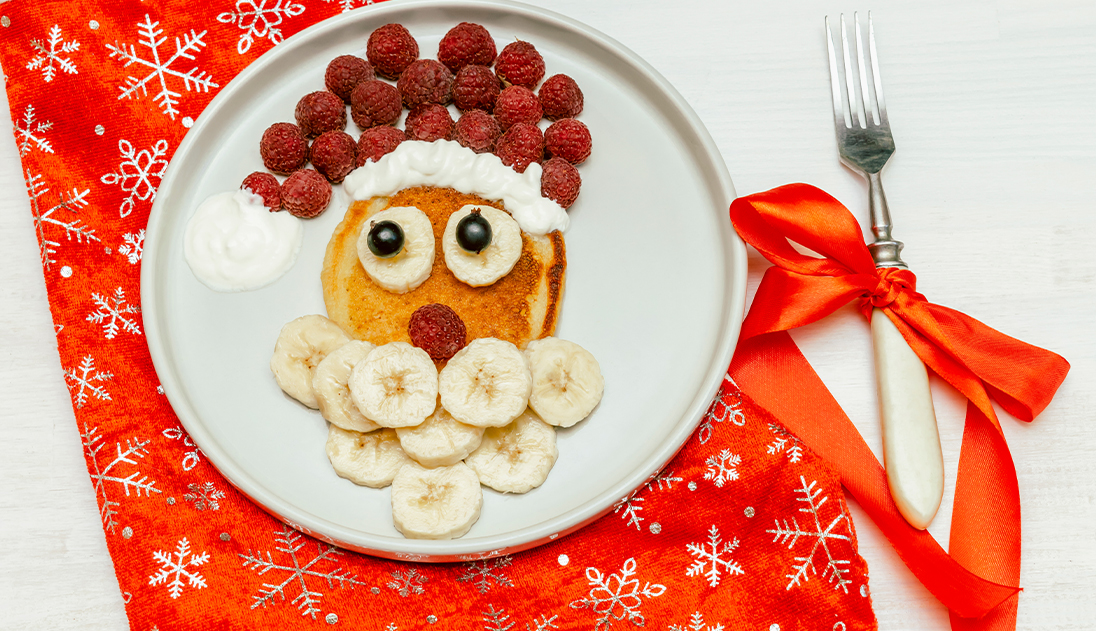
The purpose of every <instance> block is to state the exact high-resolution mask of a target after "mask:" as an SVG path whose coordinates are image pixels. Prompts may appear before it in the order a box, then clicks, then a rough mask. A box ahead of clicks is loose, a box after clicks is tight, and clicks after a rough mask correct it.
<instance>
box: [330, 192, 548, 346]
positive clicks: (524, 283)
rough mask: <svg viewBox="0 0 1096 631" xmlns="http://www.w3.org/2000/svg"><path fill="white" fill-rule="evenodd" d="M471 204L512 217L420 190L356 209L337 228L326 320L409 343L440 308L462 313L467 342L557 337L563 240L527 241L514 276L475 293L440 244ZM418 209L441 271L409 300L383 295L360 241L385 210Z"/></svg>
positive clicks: (352, 331) (377, 338)
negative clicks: (415, 328)
mask: <svg viewBox="0 0 1096 631" xmlns="http://www.w3.org/2000/svg"><path fill="white" fill-rule="evenodd" d="M465 204H483V205H489V206H494V207H495V208H499V209H501V210H505V208H502V206H501V205H500V204H499V203H496V202H490V201H488V200H485V199H482V198H480V197H477V196H475V195H466V194H464V193H460V192H458V191H455V190H453V189H450V188H435V187H432V186H418V187H412V188H407V189H404V190H402V191H399V192H398V193H396V194H395V195H393V196H391V197H387V198H385V197H376V198H373V199H371V200H365V201H356V202H354V203H352V204H351V205H350V208H349V209H348V210H347V211H346V216H345V217H344V218H343V221H342V223H340V224H339V225H338V227H336V228H335V232H334V234H332V235H331V241H329V242H328V244H327V255H326V256H325V257H324V265H323V272H322V273H321V275H320V279H321V281H322V282H323V296H324V302H325V304H326V305H327V315H328V317H329V318H331V319H332V320H334V321H335V322H336V323H338V325H339V326H341V327H342V328H343V330H345V331H346V332H347V334H349V335H351V336H352V337H355V338H357V339H361V340H368V341H370V342H373V343H374V344H387V343H388V342H395V341H403V342H410V341H411V338H410V336H409V335H408V333H407V323H408V322H409V321H410V320H411V314H412V313H414V311H415V310H416V309H418V308H419V307H421V306H423V305H427V304H431V303H435V302H436V303H441V304H444V305H447V306H448V307H450V308H451V309H453V310H454V311H456V312H457V314H458V315H459V316H460V317H461V319H462V320H463V321H464V326H465V328H466V329H467V331H468V336H467V340H468V341H472V340H474V339H477V338H481V337H494V338H498V339H502V340H507V341H509V342H513V343H514V344H515V345H517V347H518V348H525V345H526V344H527V343H528V342H530V341H532V340H535V339H540V338H543V337H548V336H550V335H552V334H553V333H554V332H555V328H556V319H557V317H558V316H559V307H560V299H561V298H562V296H563V285H564V272H565V270H566V268H567V258H566V250H565V246H564V242H563V235H562V234H560V233H559V232H558V231H556V232H551V233H549V234H547V235H545V236H543V237H540V236H534V235H529V234H526V233H525V232H522V233H521V239H522V252H521V257H520V258H519V259H518V262H517V264H515V265H514V269H513V270H511V271H510V273H509V274H507V275H506V276H504V277H502V278H500V279H499V280H497V281H495V282H494V283H493V284H491V285H488V286H486V287H469V286H468V285H466V284H464V283H463V282H461V281H459V280H457V278H456V277H455V276H453V273H452V272H450V271H449V268H448V267H446V266H445V255H444V254H443V253H442V250H441V236H442V232H444V230H445V225H446V223H447V222H448V221H449V216H450V215H451V214H453V213H454V212H456V211H458V210H460V208H461V207H462V206H464V205H465ZM397 206H414V207H416V208H418V209H419V210H421V211H423V212H424V213H426V216H427V217H429V218H430V222H431V224H433V228H434V247H435V254H434V266H433V269H432V270H431V272H430V277H429V278H428V279H426V281H425V282H424V283H423V284H422V285H419V286H418V287H416V288H415V289H413V290H411V291H410V292H408V293H406V294H395V293H392V292H390V291H388V290H386V289H383V288H381V287H380V286H378V285H377V284H375V283H374V282H373V280H372V279H370V278H369V275H368V274H366V273H365V270H364V269H363V268H362V265H361V261H359V260H358V249H357V243H358V235H359V233H360V232H361V230H362V227H363V226H365V225H367V223H368V222H367V219H368V218H369V217H370V216H372V215H373V214H375V213H378V212H380V211H382V210H384V209H386V208H390V207H397Z"/></svg>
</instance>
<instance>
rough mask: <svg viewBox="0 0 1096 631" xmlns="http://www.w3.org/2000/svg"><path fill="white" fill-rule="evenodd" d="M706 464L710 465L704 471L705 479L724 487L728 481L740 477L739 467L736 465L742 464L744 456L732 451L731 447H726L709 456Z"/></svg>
mask: <svg viewBox="0 0 1096 631" xmlns="http://www.w3.org/2000/svg"><path fill="white" fill-rule="evenodd" d="M705 464H706V465H708V470H707V471H706V472H705V473H704V479H705V480H711V481H712V482H714V483H715V485H716V487H718V488H723V485H724V484H726V483H727V482H730V481H732V480H737V479H738V469H736V468H735V467H737V466H738V465H740V464H742V457H741V456H739V455H738V454H733V453H731V450H730V449H724V450H723V451H721V452H719V454H717V455H714V456H708V459H707V460H706V461H705Z"/></svg>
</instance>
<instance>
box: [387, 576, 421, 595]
mask: <svg viewBox="0 0 1096 631" xmlns="http://www.w3.org/2000/svg"><path fill="white" fill-rule="evenodd" d="M391 574H392V580H391V581H389V582H388V588H389V589H394V590H396V593H397V594H399V595H400V596H403V597H404V598H407V597H408V596H410V595H412V594H422V593H423V592H425V591H426V590H424V589H423V587H422V584H423V583H425V582H426V581H428V580H430V579H429V578H428V577H427V576H426V575H424V574H420V573H419V571H418V570H416V569H410V570H405V571H402V572H391Z"/></svg>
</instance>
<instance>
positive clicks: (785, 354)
mask: <svg viewBox="0 0 1096 631" xmlns="http://www.w3.org/2000/svg"><path fill="white" fill-rule="evenodd" d="M730 215H731V221H732V222H733V223H734V226H735V228H736V229H737V230H738V233H739V234H740V235H741V236H742V238H743V239H744V240H745V241H746V242H747V243H749V244H750V245H752V246H754V247H755V248H757V250H758V251H759V252H761V254H762V255H764V256H765V258H766V259H768V260H769V261H770V262H772V263H773V267H770V268H769V269H768V270H766V272H765V276H764V278H763V279H762V281H761V285H760V286H759V287H758V289H757V294H756V295H755V297H754V301H753V304H752V306H751V308H750V312H749V314H747V316H746V319H745V321H743V323H742V334H741V337H740V341H739V344H738V348H737V349H736V351H735V356H734V359H733V361H732V362H731V369H730V373H731V377H732V378H733V379H734V381H735V383H737V384H738V386H739V387H740V388H741V389H742V390H743V391H744V392H745V393H746V394H748V395H749V396H750V397H752V398H753V399H754V400H755V401H756V402H757V403H758V404H760V405H762V406H763V407H765V408H767V409H768V410H769V411H770V412H772V413H773V414H774V415H775V416H776V417H777V418H778V419H780V420H781V421H782V422H783V423H784V424H785V425H786V426H787V427H788V429H790V430H791V431H792V432H793V433H795V434H796V435H797V436H799V438H800V439H801V440H803V442H804V443H806V444H807V445H808V446H809V447H810V448H811V449H812V450H814V451H815V452H816V453H817V454H819V455H820V456H822V457H823V458H825V459H826V460H827V461H828V462H829V463H830V464H831V465H833V466H834V468H835V469H836V470H837V471H838V473H839V474H840V475H841V478H842V482H843V483H844V485H845V486H846V488H848V490H849V491H850V492H851V493H852V494H853V496H854V497H856V499H857V501H859V502H860V504H861V506H863V507H864V510H865V511H866V512H867V513H868V514H869V515H870V516H871V518H872V519H873V520H874V521H875V522H876V524H877V525H878V526H879V527H880V529H881V530H882V531H883V533H884V534H885V535H886V536H887V538H888V540H890V542H891V544H892V545H893V546H894V548H895V550H897V551H898V554H899V556H900V557H901V558H902V560H903V561H904V562H905V563H906V565H907V566H909V568H910V570H912V571H913V573H914V575H915V576H917V578H918V579H919V580H920V581H921V582H922V583H923V584H924V585H925V587H927V588H928V590H929V591H930V592H931V593H932V594H933V595H934V596H936V597H937V598H938V599H939V600H940V601H941V602H942V603H943V604H944V605H945V606H947V607H948V609H949V610H951V625H952V628H953V629H956V630H959V629H963V630H968V629H969V630H971V631H973V630H976V629H977V630H979V631H989V630H994V631H1003V630H1006V629H1009V630H1011V629H1015V627H1016V604H1017V594H1018V592H1019V591H1020V588H1019V586H1018V584H1019V579H1020V496H1019V490H1018V487H1017V483H1016V470H1015V469H1014V467H1013V463H1012V456H1011V454H1010V453H1009V450H1008V445H1007V444H1006V443H1005V437H1004V435H1003V434H1002V432H1001V426H1000V424H999V423H998V421H997V416H996V414H995V413H994V410H993V405H992V403H991V399H992V400H993V401H996V402H997V403H998V404H999V405H1001V407H1002V408H1004V409H1005V410H1006V411H1007V412H1008V413H1009V414H1011V415H1013V416H1015V417H1016V418H1019V419H1021V420H1023V421H1031V420H1032V419H1033V418H1035V416H1036V415H1037V414H1039V412H1041V411H1042V410H1043V409H1044V408H1045V407H1046V406H1047V404H1049V403H1050V400H1051V398H1052V397H1053V396H1054V393H1055V391H1056V390H1057V389H1058V386H1059V385H1061V383H1062V380H1064V379H1065V376H1066V373H1067V372H1068V371H1069V363H1068V362H1066V360H1065V359H1063V358H1062V357H1060V356H1059V355H1057V354H1055V353H1052V352H1050V351H1047V350H1044V349H1041V348H1038V347H1036V346H1032V345H1030V344H1027V343H1025V342H1021V341H1020V340H1017V339H1014V338H1011V337H1009V336H1007V335H1005V334H1003V333H1000V332H999V331H996V330H994V329H991V328H989V327H988V326H986V325H984V324H982V323H981V322H978V321H977V320H975V319H973V318H970V317H968V316H966V315H964V314H962V313H959V312H958V311H955V310H953V309H948V308H947V307H942V306H940V305H935V304H932V303H930V302H928V301H927V300H926V298H925V297H924V296H923V295H921V294H919V293H917V291H916V278H915V277H914V275H913V273H912V272H910V271H908V270H900V269H894V268H890V269H876V268H875V264H874V262H873V261H872V258H871V254H870V253H869V252H868V249H867V246H865V244H864V236H863V233H862V232H861V230H860V226H859V225H858V224H857V223H856V220H855V219H854V218H853V216H852V214H851V213H850V212H849V211H848V209H846V208H845V207H844V206H842V205H841V203H840V202H838V201H837V200H835V199H834V198H833V197H830V196H829V195H827V194H826V193H824V192H823V191H821V190H819V189H817V188H814V187H812V186H808V185H806V184H791V185H788V186H782V187H780V188H776V189H773V190H771V191H766V192H764V193H758V194H755V195H750V196H748V197H743V198H739V199H736V200H735V201H734V202H733V203H732V204H731V208H730ZM789 241H794V242H795V243H798V244H800V245H802V246H804V247H806V248H809V249H810V250H812V251H814V252H817V253H818V254H820V255H821V256H822V258H816V257H813V256H807V255H804V254H800V253H799V252H798V251H796V250H795V249H794V248H793V247H792V246H791V244H790V243H789ZM852 300H858V301H859V306H860V309H861V311H862V312H863V313H864V314H865V315H866V316H869V317H870V315H871V310H872V309H873V308H879V309H882V310H883V311H884V312H885V313H886V314H887V317H889V318H890V319H891V321H892V322H894V324H895V326H897V327H898V330H899V331H900V332H901V333H902V336H903V337H904V338H905V339H906V341H907V342H908V343H909V345H910V347H911V348H912V349H913V350H914V352H916V353H917V355H918V357H920V358H921V360H922V361H923V362H924V363H925V365H926V366H927V367H928V368H929V369H931V370H932V371H933V372H935V373H936V374H937V375H939V376H940V377H941V378H943V379H944V380H945V381H947V382H948V383H949V384H951V385H952V386H954V387H955V388H956V389H957V390H959V392H961V393H962V394H963V395H964V396H965V397H966V398H967V400H968V401H969V403H968V405H967V417H966V425H965V428H964V432H963V446H962V450H961V452H960V456H959V472H958V477H957V479H956V485H955V503H954V507H953V510H952V525H951V540H950V543H949V549H950V551H951V554H950V556H949V554H948V553H947V552H945V551H944V550H943V548H941V547H940V545H939V544H938V543H937V542H936V540H935V539H933V538H932V535H930V534H928V532H926V531H919V530H917V529H915V528H913V527H911V526H910V525H909V524H907V523H906V521H905V520H904V519H903V518H902V516H901V515H900V514H899V512H898V508H897V507H896V506H895V504H894V501H893V499H892V498H891V495H890V491H889V490H888V487H887V479H886V474H885V472H884V470H883V468H882V466H880V464H879V461H878V459H876V458H875V456H874V454H873V453H872V452H871V450H870V449H869V448H868V446H867V444H866V443H865V442H864V440H863V438H862V437H861V436H860V434H859V432H857V431H856V428H855V427H854V426H853V424H852V422H851V421H850V420H849V418H848V416H846V415H845V413H844V411H842V410H841V407H840V406H839V405H838V404H837V401H835V400H834V398H833V396H832V395H831V394H830V392H829V390H827V389H826V387H825V385H823V384H822V382H821V380H820V379H819V378H818V375H817V374H816V373H815V372H814V369H813V368H811V366H810V364H809V363H808V362H807V360H806V358H804V357H803V355H802V353H801V352H800V351H799V348H798V347H797V346H796V345H795V343H794V342H793V341H792V339H791V336H790V335H788V333H787V332H786V331H788V330H789V329H793V328H795V327H799V326H803V325H805V324H810V323H811V322H814V321H816V320H819V319H821V318H823V317H825V316H826V315H828V314H830V313H832V312H833V311H835V310H836V309H838V308H840V307H841V306H843V305H845V304H847V303H849V302H850V301H852Z"/></svg>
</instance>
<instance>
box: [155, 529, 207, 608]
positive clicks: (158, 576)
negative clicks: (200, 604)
mask: <svg viewBox="0 0 1096 631" xmlns="http://www.w3.org/2000/svg"><path fill="white" fill-rule="evenodd" d="M152 558H153V559H154V560H155V561H156V562H157V563H159V564H160V571H159V572H157V573H155V574H153V575H152V576H150V577H148V584H149V585H152V586H156V585H164V584H166V585H167V586H168V588H167V592H168V594H169V595H170V596H171V597H172V598H178V597H179V595H180V594H182V593H183V588H185V587H186V586H187V585H189V586H190V587H193V588H194V589H201V588H203V587H206V581H205V577H204V576H202V575H201V574H200V573H199V572H198V571H197V570H193V569H190V568H196V567H199V566H201V565H205V564H206V562H208V561H209V553H208V552H203V553H201V554H199V555H194V554H193V553H192V552H191V551H190V542H189V541H187V539H186V537H183V538H182V539H180V540H179V542H178V543H177V544H176V546H175V552H165V551H163V550H157V551H156V552H153V553H152ZM169 578H170V579H171V582H170V583H169V582H168V579H169ZM184 578H185V579H186V582H185V583H184V582H183V579H184Z"/></svg>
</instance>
